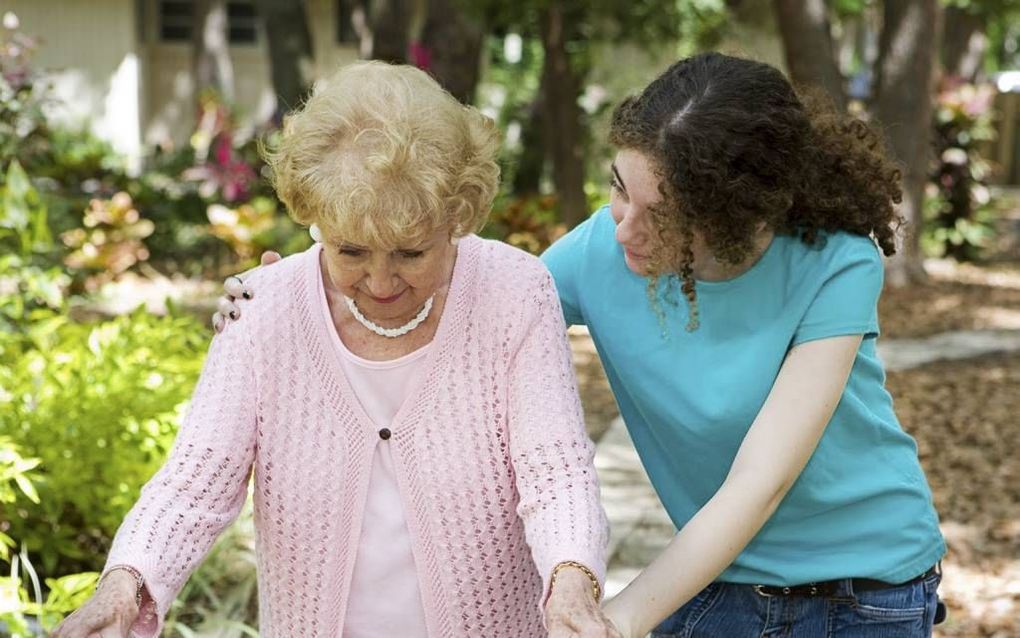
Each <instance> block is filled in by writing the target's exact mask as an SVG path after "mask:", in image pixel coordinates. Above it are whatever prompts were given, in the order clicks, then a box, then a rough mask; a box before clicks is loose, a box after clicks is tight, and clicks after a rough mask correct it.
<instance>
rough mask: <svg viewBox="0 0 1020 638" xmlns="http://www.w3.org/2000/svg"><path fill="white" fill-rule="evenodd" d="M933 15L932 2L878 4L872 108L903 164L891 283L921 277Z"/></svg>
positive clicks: (912, 0) (935, 15)
mask: <svg viewBox="0 0 1020 638" xmlns="http://www.w3.org/2000/svg"><path fill="white" fill-rule="evenodd" d="M937 18H938V6H937V0H896V1H892V0H889V1H887V2H885V4H884V11H883V24H882V33H881V36H880V38H879V54H878V55H879V62H878V65H877V67H878V68H877V70H876V97H875V101H874V107H873V111H874V114H875V117H876V118H877V119H878V121H879V122H880V123H881V124H882V125H883V127H884V128H885V132H886V136H887V138H888V141H889V145H890V148H891V150H892V152H893V155H894V156H895V157H896V158H897V159H898V160H899V161H900V162H901V163H902V165H903V203H902V205H901V206H900V213H901V214H902V215H903V217H904V218H905V219H906V221H907V228H906V237H905V239H904V242H903V246H902V248H901V249H900V251H899V252H897V254H896V255H895V256H893V258H892V259H891V260H890V262H889V264H888V267H887V273H888V279H889V282H890V283H891V284H892V285H894V286H902V285H905V284H907V283H910V282H913V281H923V280H925V279H926V276H925V271H924V263H923V255H922V254H921V241H920V239H921V238H920V230H921V224H922V223H923V217H922V215H923V211H924V188H925V184H926V183H927V181H928V172H929V170H930V165H931V159H932V149H931V131H932V124H931V123H932V103H933V101H934V94H935V71H936V64H935V62H936V57H935V54H936V51H937V50H938V49H937V45H936V42H937V37H936V36H937V34H938V30H937V28H936V27H937Z"/></svg>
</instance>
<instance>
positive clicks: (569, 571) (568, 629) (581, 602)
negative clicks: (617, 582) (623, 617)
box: [545, 567, 622, 638]
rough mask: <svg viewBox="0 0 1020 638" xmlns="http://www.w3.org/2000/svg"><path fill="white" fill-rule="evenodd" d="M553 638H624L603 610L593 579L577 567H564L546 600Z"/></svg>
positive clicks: (550, 632)
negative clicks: (593, 589) (597, 597)
mask: <svg viewBox="0 0 1020 638" xmlns="http://www.w3.org/2000/svg"><path fill="white" fill-rule="evenodd" d="M545 623H546V626H547V627H548V628H549V638H622V637H621V634H620V633H619V632H618V631H617V630H616V628H615V627H613V624H612V623H611V622H609V620H608V619H607V618H606V617H605V616H604V615H603V614H602V610H601V609H599V603H598V601H597V600H595V596H594V595H593V592H592V583H591V579H589V578H588V576H587V574H585V573H584V572H583V571H581V570H580V569H577V568H576V567H563V568H562V569H560V570H559V573H557V575H556V580H555V582H554V584H553V586H552V590H551V591H550V593H549V600H548V601H546V603H545Z"/></svg>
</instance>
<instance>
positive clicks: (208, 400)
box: [54, 63, 614, 638]
mask: <svg viewBox="0 0 1020 638" xmlns="http://www.w3.org/2000/svg"><path fill="white" fill-rule="evenodd" d="M496 149H497V134H496V132H495V129H494V126H493V125H492V123H491V122H490V121H489V120H487V119H486V118H485V117H483V116H482V115H481V114H480V113H478V112H477V111H476V110H474V109H472V108H469V107H465V106H462V105H460V104H459V103H457V102H456V101H455V100H454V99H453V98H452V97H451V96H450V95H449V94H447V93H446V92H444V91H443V90H442V89H440V88H439V86H438V85H437V84H436V83H435V82H434V81H432V80H431V79H430V78H429V77H428V76H426V75H425V74H424V73H422V72H421V71H418V70H416V69H413V68H410V67H397V66H387V65H383V64H381V63H359V64H354V65H351V66H348V67H345V68H343V69H342V70H340V71H339V72H338V73H337V74H336V75H335V76H333V77H332V78H331V79H329V80H328V81H326V82H324V83H320V85H319V86H317V87H316V92H315V94H314V95H313V97H311V99H309V101H308V103H307V104H306V105H305V106H304V107H303V109H302V110H301V111H300V112H297V113H295V114H293V115H291V116H290V117H289V118H288V119H287V121H286V124H285V127H284V131H283V135H282V138H281V141H280V143H279V146H278V147H276V148H275V149H274V150H272V151H271V152H269V153H268V160H269V163H270V165H271V167H272V169H273V175H274V178H275V185H276V188H277V190H278V192H279V195H280V197H281V199H282V200H283V201H284V202H285V203H286V204H287V206H288V208H289V210H290V212H291V214H292V215H293V217H294V219H296V220H297V221H298V222H300V223H302V224H308V225H312V224H314V226H313V232H314V233H317V235H318V237H319V239H320V241H319V242H317V243H316V244H315V245H314V246H313V247H312V248H310V249H309V250H307V251H305V252H304V253H301V254H297V255H294V256H291V257H289V258H287V259H285V260H283V261H282V262H281V263H280V264H279V265H277V266H275V267H274V268H271V269H261V270H260V271H257V272H255V273H254V274H252V275H251V280H252V281H251V284H252V285H257V286H258V288H259V290H260V291H261V292H260V295H259V298H258V299H254V300H252V302H251V303H250V305H249V306H248V309H247V315H248V319H247V320H246V321H244V322H238V323H235V324H233V325H231V326H230V327H228V328H227V329H225V330H224V331H223V332H222V333H221V334H220V335H218V336H217V337H216V338H215V339H214V340H213V343H212V346H211V348H210V351H209V354H208V358H207V361H206V364H205V369H204V370H203V373H202V376H201V379H200V380H199V383H198V386H197V387H196V389H195V394H194V397H193V400H192V403H191V409H190V411H189V414H188V416H187V418H186V419H185V420H184V422H183V424H182V427H181V431H180V434H179V435H178V439H177V442H176V445H175V447H174V450H173V452H172V454H171V456H170V458H169V460H168V461H167V463H166V465H165V466H164V467H163V468H162V469H161V470H160V471H159V473H157V474H156V475H155V476H154V477H153V479H152V480H151V481H150V482H149V483H148V485H146V487H145V488H144V489H143V491H142V496H141V498H140V500H139V501H138V503H137V504H136V505H135V507H134V508H133V509H132V510H131V512H130V514H129V515H128V517H127V519H126V520H125V521H124V523H123V525H122V526H121V528H120V530H119V531H118V533H117V536H116V539H115V541H114V544H113V548H112V550H111V552H110V556H109V560H108V564H107V567H106V568H105V570H104V574H103V578H102V580H101V582H100V585H99V587H98V589H97V592H96V594H95V596H94V597H93V598H92V599H91V600H89V602H87V603H86V604H85V605H84V606H83V607H82V608H81V609H79V610H78V611H77V612H75V613H74V614H72V615H71V616H70V617H69V618H68V619H67V620H66V621H65V622H64V624H63V625H61V627H60V628H58V630H57V631H56V632H55V634H54V635H55V636H58V637H60V638H78V637H81V638H85V637H86V636H95V635H99V636H102V637H104V638H106V637H112V636H128V635H129V634H133V635H138V636H154V635H158V634H159V632H160V629H161V624H162V619H163V617H164V615H165V614H166V612H167V609H168V608H169V607H170V604H171V602H172V601H173V599H174V597H175V596H176V594H177V592H178V591H179V590H180V589H181V587H182V585H183V584H184V582H185V580H186V579H187V578H188V575H189V574H190V573H191V571H192V570H193V569H195V567H196V566H197V565H198V563H199V562H200V561H201V560H202V558H203V556H204V555H205V553H206V552H207V550H208V549H209V547H210V546H211V545H212V543H213V541H214V540H215V539H216V537H217V535H218V534H219V533H220V532H221V531H222V530H223V529H224V527H226V526H227V525H228V524H229V523H230V522H231V521H232V520H233V519H234V518H235V517H236V516H237V514H238V511H239V510H240V509H241V506H242V504H243V502H244V500H245V497H246V494H247V486H248V477H249V474H250V473H251V472H252V469H253V468H254V499H255V526H256V530H257V551H258V571H259V598H260V608H259V614H260V627H259V630H260V633H261V634H262V635H263V636H270V637H273V636H279V637H286V638H290V637H293V636H307V637H313V636H341V635H342V636H345V637H347V638H384V637H387V638H388V637H397V636H399V637H401V638H409V637H410V638H415V637H421V638H424V637H426V636H429V637H455V636H486V637H498V636H506V637H507V638H521V637H529V638H531V637H535V636H545V635H547V633H548V635H555V636H612V635H614V634H613V633H611V632H610V630H609V629H608V625H607V624H605V621H604V619H603V617H602V616H601V612H600V611H599V609H598V598H599V595H600V591H601V579H602V577H603V573H604V564H605V544H606V529H607V525H606V520H605V515H604V513H603V511H602V509H601V507H600V505H599V499H598V485H597V481H596V476H595V471H594V469H593V466H592V456H593V447H592V445H591V442H590V441H589V440H588V438H587V436H586V434H585V430H584V424H583V419H582V412H581V408H580V402H579V400H578V396H577V390H576V383H575V379H574V375H573V371H572V368H571V363H570V352H569V349H568V347H567V343H566V340H565V338H564V323H563V315H562V312H561V309H560V304H559V301H558V297H557V293H556V289H555V288H554V286H553V283H552V279H551V276H550V275H549V273H548V272H547V270H546V269H545V268H544V267H543V265H542V264H541V262H540V261H539V260H538V259H537V258H534V257H531V256H529V255H527V254H525V253H523V252H521V251H518V250H515V249H513V248H510V247H508V246H506V245H504V244H501V243H498V242H493V241H486V240H483V239H480V238H479V237H477V236H476V235H474V234H473V233H475V231H477V230H478V229H479V228H480V227H481V226H482V224H483V223H484V221H485V219H486V216H487V214H488V211H489V207H490V205H491V202H492V198H493V194H494V192H495V190H496V185H497V180H498V168H497V165H496V163H495V161H494V156H495V153H496Z"/></svg>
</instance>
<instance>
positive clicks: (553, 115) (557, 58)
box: [542, 2, 588, 228]
mask: <svg viewBox="0 0 1020 638" xmlns="http://www.w3.org/2000/svg"><path fill="white" fill-rule="evenodd" d="M567 28H568V25H567V24H566V21H565V20H564V17H563V8H562V7H561V6H560V4H559V3H557V2H553V3H552V5H551V6H550V7H549V8H548V9H547V11H546V13H545V15H543V16H542V45H543V48H544V49H545V60H544V61H543V63H542V88H543V94H544V98H545V100H544V105H545V139H546V141H547V142H548V145H547V148H548V150H549V153H550V159H551V160H552V169H553V183H554V184H555V186H556V196H557V200H558V202H559V208H560V216H561V219H562V221H563V222H564V223H565V224H566V225H567V227H569V228H573V227H574V226H576V225H577V224H579V223H581V222H582V221H584V220H585V219H586V218H587V216H588V202H587V198H586V197H585V194H584V139H583V137H584V136H583V130H584V129H583V128H582V123H581V106H580V105H579V104H578V103H577V101H578V98H579V97H580V94H581V81H580V79H579V78H578V77H577V73H576V71H575V70H574V68H573V67H572V66H571V64H570V57H569V55H568V53H567V46H566V44H567V34H566V29H567Z"/></svg>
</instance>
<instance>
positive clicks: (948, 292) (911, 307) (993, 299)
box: [878, 260, 1020, 339]
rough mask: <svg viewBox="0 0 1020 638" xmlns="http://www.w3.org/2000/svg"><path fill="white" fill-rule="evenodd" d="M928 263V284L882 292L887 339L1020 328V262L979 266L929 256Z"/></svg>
mask: <svg viewBox="0 0 1020 638" xmlns="http://www.w3.org/2000/svg"><path fill="white" fill-rule="evenodd" d="M927 268H928V273H929V278H930V281H929V282H928V283H927V284H924V285H913V286H909V287H906V288H900V289H892V288H886V290H885V291H884V292H883V293H882V298H881V300H880V301H879V304H878V312H879V319H880V324H881V327H882V337H883V338H886V339H889V338H918V337H928V336H931V335H933V334H937V333H939V332H947V331H950V330H977V329H1020V264H1015V263H1014V264H999V265H995V266H984V267H980V266H974V265H970V264H956V263H954V262H951V261H941V260H939V261H929V262H928V265H927Z"/></svg>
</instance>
